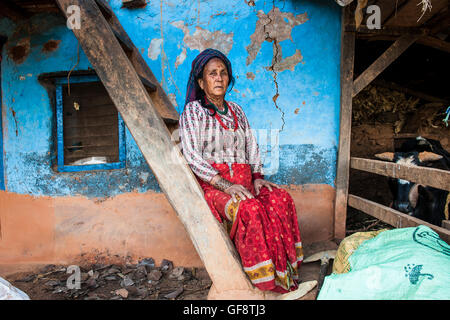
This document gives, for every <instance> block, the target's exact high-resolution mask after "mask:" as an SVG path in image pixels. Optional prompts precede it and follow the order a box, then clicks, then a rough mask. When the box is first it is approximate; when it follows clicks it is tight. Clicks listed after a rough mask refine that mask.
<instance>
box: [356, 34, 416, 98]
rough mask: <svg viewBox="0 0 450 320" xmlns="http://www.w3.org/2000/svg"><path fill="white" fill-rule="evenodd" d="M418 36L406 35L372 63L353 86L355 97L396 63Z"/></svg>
mask: <svg viewBox="0 0 450 320" xmlns="http://www.w3.org/2000/svg"><path fill="white" fill-rule="evenodd" d="M418 37H419V36H418V35H404V36H402V37H400V38H399V39H397V41H395V42H394V43H393V44H392V45H391V46H390V47H389V48H388V49H387V50H386V51H385V52H384V53H383V54H382V55H381V56H380V57H379V58H378V59H377V60H375V62H374V63H372V64H371V65H370V66H369V67H368V68H367V69H366V70H365V71H364V72H363V73H362V74H361V75H360V76H359V77H358V78H357V79H356V80H355V81H354V84H353V97H354V96H356V95H357V94H358V93H359V92H360V91H361V90H362V89H364V88H365V87H366V86H367V85H368V84H369V83H370V82H372V80H374V79H375V78H376V77H377V76H378V75H379V74H380V73H381V72H383V70H384V69H386V68H387V67H388V66H389V65H390V64H391V63H392V62H394V61H395V60H396V59H397V58H398V57H399V56H400V55H401V54H402V53H403V52H405V50H406V49H408V48H409V46H410V45H412V44H413V43H414V42H415V41H416V40H417V38H418Z"/></svg>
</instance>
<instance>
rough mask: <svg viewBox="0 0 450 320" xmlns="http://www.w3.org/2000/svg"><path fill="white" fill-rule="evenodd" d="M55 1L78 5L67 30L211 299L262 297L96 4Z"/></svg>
mask: <svg viewBox="0 0 450 320" xmlns="http://www.w3.org/2000/svg"><path fill="white" fill-rule="evenodd" d="M56 2H57V4H58V6H59V7H60V9H61V10H62V12H63V13H64V14H65V15H66V16H67V14H66V13H67V7H68V6H70V5H77V6H79V8H80V13H81V28H80V29H73V30H72V31H73V32H74V34H75V36H76V37H77V39H78V41H79V43H80V45H81V47H82V48H83V50H84V52H85V54H86V56H87V57H88V59H89V61H90V63H91V64H92V66H93V67H94V69H95V70H96V72H97V75H98V77H99V78H100V79H101V81H102V83H103V85H104V86H105V88H106V90H107V91H108V94H109V95H110V97H111V99H112V101H113V102H114V104H115V106H116V107H117V109H118V111H119V112H120V114H121V116H122V118H123V120H124V121H125V124H126V125H127V127H128V129H129V130H130V133H131V134H132V136H133V138H134V139H135V141H136V143H137V145H138V146H139V149H140V150H141V152H142V154H143V155H144V158H145V160H146V161H147V163H148V164H149V166H150V168H151V169H152V171H153V173H154V174H155V176H156V178H157V180H158V183H159V185H160V186H161V189H162V190H163V191H164V193H165V195H166V197H167V199H168V200H169V202H170V204H171V205H172V207H173V208H174V209H175V211H176V213H177V215H178V217H179V219H180V220H181V222H182V223H183V225H184V226H185V228H186V230H187V232H188V234H189V236H190V238H191V240H192V242H193V244H194V246H195V248H196V250H197V252H198V254H199V256H200V258H201V260H202V261H203V263H204V265H205V267H206V270H207V271H208V274H209V275H210V277H211V279H212V281H213V287H214V290H215V297H216V298H218V297H219V298H225V299H234V298H241V299H244V298H247V299H264V298H265V295H264V294H263V293H262V292H261V291H259V290H257V289H255V288H254V287H253V285H252V284H251V282H250V281H249V279H248V278H247V276H246V274H245V273H244V271H243V269H242V266H241V263H240V259H239V256H238V254H237V252H236V250H235V248H234V246H233V244H232V242H231V240H230V238H229V236H228V234H227V233H226V232H225V230H224V229H223V228H222V227H221V225H220V224H219V222H218V221H217V220H216V218H215V217H214V216H213V215H212V214H211V212H210V209H209V207H208V205H207V203H206V201H205V199H204V197H203V192H202V190H201V188H200V186H199V184H198V182H197V181H196V179H195V177H194V174H193V173H192V171H191V170H190V168H189V166H188V164H187V163H186V161H185V159H184V157H183V156H182V154H181V153H180V151H179V149H178V148H177V147H176V146H175V144H174V142H173V141H171V138H170V133H169V130H168V129H167V127H166V125H165V124H164V122H163V120H162V119H161V117H160V115H159V114H158V112H157V111H156V107H155V102H154V101H152V98H151V97H150V95H149V94H148V92H147V91H146V90H145V88H144V86H143V84H142V82H141V81H140V78H139V76H138V74H137V73H136V70H135V69H134V67H133V65H132V63H131V62H130V60H129V59H128V57H127V55H126V54H125V52H124V51H123V49H122V47H121V46H120V44H119V42H118V40H117V39H116V38H115V36H114V33H113V31H112V30H111V27H110V25H109V24H108V22H107V21H106V20H105V18H104V17H103V15H102V13H101V12H100V9H99V8H98V6H97V4H96V3H95V2H94V1H93V0H56ZM157 101H158V100H157ZM227 293H229V294H228V295H227Z"/></svg>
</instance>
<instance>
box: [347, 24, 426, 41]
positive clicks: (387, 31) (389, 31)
mask: <svg viewBox="0 0 450 320" xmlns="http://www.w3.org/2000/svg"><path fill="white" fill-rule="evenodd" d="M353 29H355V26H354V25H350V26H348V27H347V31H351V30H353ZM429 33H430V30H429V29H427V28H424V27H397V26H391V27H389V26H382V27H381V29H369V28H368V27H367V26H364V25H361V26H360V27H359V28H358V30H357V35H356V36H357V37H358V38H359V37H362V35H361V34H364V35H370V36H372V35H380V36H396V37H400V36H403V35H420V36H425V35H428V34H429Z"/></svg>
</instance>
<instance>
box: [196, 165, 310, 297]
mask: <svg viewBox="0 0 450 320" xmlns="http://www.w3.org/2000/svg"><path fill="white" fill-rule="evenodd" d="M212 166H213V167H214V168H215V169H216V170H218V171H219V174H220V176H221V177H223V178H225V179H227V180H228V181H230V182H232V183H235V184H241V185H243V186H244V187H245V188H247V190H249V191H250V192H251V193H252V194H253V196H254V197H255V198H254V199H246V200H238V202H236V203H235V202H233V200H232V199H231V196H230V195H228V194H226V193H224V192H222V191H220V190H218V189H216V188H214V187H213V186H211V185H210V184H209V183H206V182H204V181H202V180H201V179H198V178H197V180H198V181H199V183H200V185H201V187H202V189H203V191H204V193H205V199H206V202H207V203H208V206H209V208H210V209H211V211H212V213H213V215H214V216H215V217H216V218H217V220H219V222H220V223H223V224H224V226H225V228H226V229H227V231H228V233H229V235H230V237H231V239H232V241H233V242H234V244H235V246H236V249H237V251H238V253H239V255H240V257H241V260H242V265H243V267H244V271H245V272H246V274H247V275H248V277H249V278H250V280H251V281H252V283H253V284H254V285H255V286H256V287H257V288H258V289H260V290H271V291H274V292H279V293H286V292H289V291H292V290H295V289H297V287H298V268H299V266H300V264H301V262H302V261H303V250H302V242H301V238H300V231H299V228H298V221H297V213H296V209H295V205H294V201H293V200H292V198H291V196H290V195H289V193H287V192H286V191H285V190H283V189H281V188H272V191H269V190H268V189H267V188H265V187H264V188H261V190H260V193H259V195H257V196H256V193H255V189H254V186H253V180H252V172H251V167H250V165H248V164H238V163H234V164H232V165H231V169H232V173H231V172H230V168H229V167H228V165H227V164H216V163H213V164H212Z"/></svg>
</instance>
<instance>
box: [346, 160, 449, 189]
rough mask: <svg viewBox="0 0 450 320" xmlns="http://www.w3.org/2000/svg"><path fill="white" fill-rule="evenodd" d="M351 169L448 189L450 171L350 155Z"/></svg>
mask: <svg viewBox="0 0 450 320" xmlns="http://www.w3.org/2000/svg"><path fill="white" fill-rule="evenodd" d="M350 166H351V168H352V169H357V170H362V171H366V172H372V173H375V174H379V175H383V176H386V177H391V178H396V179H403V180H408V181H411V182H415V183H419V184H422V185H426V186H430V187H434V188H438V189H442V190H448V191H450V171H447V170H441V169H434V168H428V167H418V166H412V165H411V166H408V165H404V164H398V163H393V162H388V161H381V160H372V159H363V158H355V157H351V160H350Z"/></svg>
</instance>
